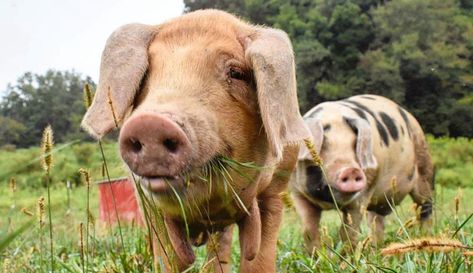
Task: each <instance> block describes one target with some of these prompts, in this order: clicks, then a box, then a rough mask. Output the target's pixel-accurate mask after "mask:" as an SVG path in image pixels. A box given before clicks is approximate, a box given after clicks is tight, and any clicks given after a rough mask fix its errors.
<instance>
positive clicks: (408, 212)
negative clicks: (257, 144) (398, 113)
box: [0, 139, 473, 273]
mask: <svg viewBox="0 0 473 273" xmlns="http://www.w3.org/2000/svg"><path fill="white" fill-rule="evenodd" d="M429 142H430V144H431V147H432V149H433V153H434V160H437V164H438V165H437V166H438V169H437V170H438V172H439V173H440V174H441V173H442V171H443V170H445V169H446V168H447V169H457V170H461V169H462V167H460V166H468V164H470V162H468V161H463V160H466V159H468V158H469V157H468V156H469V154H468V153H469V152H468V151H469V149H470V145H472V143H471V142H470V141H466V140H462V139H460V140H447V139H440V140H438V139H429ZM460 144H461V145H466V146H464V147H463V149H459V148H457V147H458V145H460ZM80 145H84V144H77V143H76V144H71V145H69V146H66V147H64V148H62V149H59V150H58V149H54V150H53V154H54V157H55V162H57V163H56V164H58V165H60V164H63V161H65V160H66V158H67V160H68V164H69V165H68V168H69V169H71V170H74V171H71V172H70V173H69V172H64V173H63V175H64V178H74V177H75V176H76V175H77V170H78V169H79V168H90V177H101V173H102V165H103V164H104V160H103V159H102V158H105V159H106V160H105V161H106V163H107V164H106V165H107V168H106V170H104V172H105V176H106V177H107V179H108V177H110V179H111V177H115V176H122V175H123V174H124V172H123V170H122V169H121V168H122V166H121V163H120V160H119V158H118V155H117V153H116V146H115V145H114V144H112V143H107V142H103V143H102V151H100V149H97V150H96V151H95V153H94V154H92V155H91V156H90V158H91V161H90V166H81V165H80V164H81V163H80V162H83V160H76V159H75V153H74V147H77V146H80ZM87 145H89V144H87ZM443 149H446V150H448V151H450V152H451V153H452V156H454V157H455V158H456V160H455V161H454V162H455V163H452V162H449V161H448V159H447V158H443V159H442V155H444V156H445V157H446V156H447V155H445V151H444V150H443ZM77 150H80V149H76V151H77ZM28 152H29V153H33V154H34V155H31V156H29V155H28ZM38 157H41V155H40V154H38V153H37V149H36V150H35V149H31V150H21V151H19V153H18V154H12V153H9V152H0V166H1V165H4V166H3V168H1V169H2V172H3V173H8V176H5V177H4V178H3V181H6V182H8V180H9V178H10V177H11V176H15V177H16V178H17V185H18V186H17V187H16V190H15V192H14V198H13V195H11V193H12V190H11V186H9V184H8V183H3V184H0V196H8V195H9V194H10V196H12V198H3V199H0V213H4V214H3V215H7V213H8V215H10V217H9V218H10V220H8V217H4V218H1V217H0V246H1V248H0V269H8V272H48V271H50V270H51V265H49V266H45V265H44V264H43V262H44V261H45V260H44V258H45V257H47V256H46V255H45V253H47V252H45V251H43V250H45V248H44V246H43V244H44V238H43V237H44V236H43V233H44V232H45V227H47V225H45V215H46V212H45V207H46V204H44V202H45V200H44V199H43V200H44V201H42V203H43V205H41V206H42V209H38V211H37V212H36V217H38V218H39V219H38V222H39V223H38V225H35V226H36V227H37V228H36V227H35V228H28V227H30V226H31V222H30V221H31V217H32V216H31V215H32V212H31V211H35V207H36V206H37V202H36V201H37V200H38V198H39V197H40V196H42V195H46V194H45V192H44V191H45V190H44V189H43V188H42V187H41V186H38V184H39V185H41V183H40V181H41V180H40V179H39V178H35V177H32V176H31V175H32V174H34V175H37V176H38V177H41V176H42V174H41V172H42V170H41V169H40V168H36V167H28V168H31V170H32V172H31V173H32V174H30V173H27V172H26V171H23V169H24V168H23V166H22V164H23V165H27V166H34V164H38V160H36V158H38ZM3 158H8V160H3V161H2V159H3ZM18 158H22V160H23V161H18V160H19V159H18ZM32 160H36V161H34V162H35V163H34V164H31V162H32ZM12 161H13V162H15V164H13V165H12V164H11V162H12ZM19 162H20V163H19ZM21 162H23V163H21ZM110 162H112V164H111V165H110ZM216 163H217V162H216ZM218 164H223V166H224V168H222V167H221V166H219V165H218ZM218 164H217V165H216V166H214V167H215V168H213V169H212V168H209V169H208V170H203V175H202V177H203V178H205V177H206V178H207V182H208V184H209V189H211V187H215V181H216V179H217V177H218V176H223V177H227V182H226V183H225V184H227V183H228V185H226V187H227V191H228V194H229V196H231V197H232V198H233V199H234V200H235V202H236V203H237V204H239V203H240V202H239V201H238V196H237V195H235V194H234V192H236V191H235V189H233V190H232V188H231V180H230V179H232V178H231V176H228V173H229V172H230V171H231V172H232V173H234V174H233V175H235V174H236V175H242V176H244V175H245V173H246V171H250V170H252V169H253V168H258V167H256V166H252V165H251V164H249V165H243V166H241V164H244V163H238V162H234V161H232V160H231V159H222V160H221V161H220V162H219V163H218ZM239 164H240V165H239ZM38 165H39V164H38ZM5 166H9V167H12V168H13V169H16V170H21V171H19V173H15V172H13V173H11V172H10V171H9V169H8V168H6V167H5ZM232 168H234V169H232ZM245 168H246V169H245ZM38 169H39V170H38ZM236 170H242V171H241V173H239V174H238V172H237V171H236ZM61 171H62V170H60V169H59V168H57V166H56V168H55V171H54V172H51V180H50V181H51V182H52V183H49V186H50V191H49V193H50V200H51V201H53V202H52V203H51V204H50V205H49V206H48V209H51V211H52V212H53V213H54V215H55V217H54V218H51V219H48V220H49V226H51V227H54V237H53V241H54V246H55V255H54V254H53V252H51V250H49V251H48V252H51V255H50V257H52V258H53V259H54V260H53V262H54V263H55V266H54V269H55V270H56V271H59V272H162V271H163V267H164V264H163V262H161V263H160V264H157V265H154V264H153V257H152V256H153V254H152V251H151V248H150V246H151V244H152V243H153V242H152V241H151V238H150V237H149V235H153V236H155V237H156V238H157V239H158V240H156V241H155V243H157V244H159V245H160V246H161V247H162V248H163V249H165V250H166V254H165V255H168V257H167V258H168V259H170V260H172V259H175V254H174V253H173V252H172V248H171V247H170V242H169V238H166V236H164V235H163V234H165V233H163V232H164V231H163V227H164V223H163V222H161V223H159V221H161V220H162V212H161V211H160V210H159V208H157V207H156V204H155V201H156V200H154V199H153V197H152V196H147V195H146V194H144V192H143V190H142V188H141V183H139V181H135V183H136V185H137V189H138V193H139V195H138V198H139V199H140V201H141V203H142V204H143V208H144V210H143V212H144V214H145V215H147V217H146V218H145V227H144V228H137V226H136V225H135V224H133V223H131V224H130V223H121V225H120V226H118V225H117V226H114V227H109V226H105V225H100V224H99V225H97V224H95V223H94V224H91V222H92V221H91V220H90V219H92V218H90V217H91V215H92V214H93V212H94V211H96V210H97V209H98V200H97V198H98V197H97V194H98V192H97V188H96V187H95V186H94V184H93V183H90V185H91V186H90V187H87V186H86V187H83V186H81V184H80V183H78V184H75V183H72V186H71V187H70V188H68V187H67V186H66V185H65V184H64V183H60V181H61V180H59V179H57V177H58V176H57V173H59V172H61ZM106 172H108V174H106ZM209 174H212V175H209ZM459 175H460V176H461V175H462V174H461V173H460V174H459ZM462 177H463V178H464V179H463V180H464V181H462V182H461V183H462V184H461V186H460V187H461V188H462V190H461V191H458V188H459V186H458V185H457V184H456V183H455V184H453V185H450V184H448V183H447V182H448V181H449V180H443V179H444V177H442V175H440V177H439V176H438V181H439V183H438V186H437V188H436V190H437V191H436V200H437V201H436V203H435V215H436V216H435V217H436V220H435V221H434V222H433V224H432V227H431V229H432V231H431V237H429V238H425V237H424V233H423V231H422V229H421V227H420V224H419V223H418V222H417V221H416V220H415V219H416V216H417V215H416V214H417V213H418V212H417V211H416V210H414V209H412V202H411V201H405V202H404V203H403V204H402V205H401V206H399V207H396V209H395V213H394V214H392V215H391V216H389V217H387V219H386V236H385V243H384V245H381V247H386V246H389V245H390V243H400V245H398V246H401V247H402V249H404V250H406V249H407V251H404V253H403V254H402V255H393V256H383V255H381V248H378V247H377V246H375V245H372V244H370V243H369V239H366V238H369V227H368V226H367V225H366V224H365V223H364V224H363V225H362V226H361V231H360V241H359V242H358V243H357V244H356V245H353V251H352V252H351V253H344V252H343V244H342V243H341V241H340V238H339V234H338V232H337V231H338V227H339V225H340V220H341V219H340V216H339V214H338V213H337V212H336V211H332V212H324V218H323V219H322V222H321V227H322V228H321V237H322V241H323V242H324V247H323V248H321V249H319V250H317V251H315V252H314V253H306V252H305V251H303V250H302V249H303V248H302V245H303V239H302V236H301V233H300V222H299V219H298V217H297V216H296V214H295V213H294V211H293V209H292V208H287V209H286V211H285V217H284V220H283V225H282V229H281V232H280V236H279V240H278V260H277V268H278V271H279V272H334V273H340V272H431V273H440V272H442V273H443V272H446V273H454V272H471V270H472V267H471V251H472V250H471V246H472V244H473V239H472V238H473V237H472V235H471V234H473V220H472V218H473V211H472V210H471V206H470V205H469V203H468V200H471V198H473V187H468V186H466V185H470V183H471V181H472V180H471V179H472V178H471V177H470V176H469V173H468V172H465V174H463V176H462ZM79 179H80V176H79ZM38 181H39V183H38ZM63 181H67V179H63ZM71 181H74V180H73V179H71ZM86 185H87V184H86ZM46 190H47V189H46ZM68 191H69V193H70V200H69V202H70V205H67V204H68V198H67V196H68V195H67V193H68ZM176 198H177V197H176ZM87 200H89V201H87ZM40 203H41V202H40ZM13 205H15V206H13ZM188 205H189V204H185V203H183V204H182V206H183V207H187V206H188ZM41 206H39V207H41ZM41 211H42V212H41ZM84 216H85V217H87V218H86V219H84ZM84 222H85V223H86V224H85V225H86V226H84V224H82V229H78V227H79V226H80V223H84ZM87 222H89V223H87ZM94 222H95V221H94ZM96 225H97V235H94V236H91V235H90V230H89V231H87V229H88V227H94V230H95V226H96ZM81 230H82V236H81ZM120 233H121V235H122V236H120ZM12 234H15V235H14V236H13V235H12ZM94 234H95V232H94ZM236 236H237V235H236V234H235V237H234V244H233V247H232V262H233V264H234V267H233V271H234V272H238V263H239V248H238V239H237V237H236ZM81 237H82V239H81ZM117 238H118V240H117ZM419 238H420V239H419ZM422 238H423V239H422ZM446 238H451V240H453V241H448V242H449V244H450V246H449V247H450V248H451V251H450V250H448V251H446V249H441V248H440V247H438V246H439V245H441V244H435V242H447V241H446ZM416 240H417V241H416ZM429 240H430V241H429ZM442 240H445V241H442ZM449 240H450V239H449ZM88 241H89V242H88ZM5 242H6V243H5ZM91 245H94V248H93V249H94V250H93V251H91V248H90V246H91ZM444 245H445V244H444ZM396 247H397V246H396V245H394V248H396ZM194 250H195V251H196V255H197V257H196V261H197V262H196V263H195V265H193V266H192V267H191V268H190V269H188V271H187V272H204V271H206V270H207V269H208V268H209V267H210V265H211V261H209V260H208V256H207V255H206V254H205V253H204V252H205V251H204V249H202V248H196V249H194ZM397 251H398V252H399V250H397ZM173 255H174V256H173ZM49 264H51V260H50V261H49ZM173 270H175V268H174V269H173Z"/></svg>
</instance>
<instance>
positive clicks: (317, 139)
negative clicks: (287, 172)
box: [298, 118, 324, 160]
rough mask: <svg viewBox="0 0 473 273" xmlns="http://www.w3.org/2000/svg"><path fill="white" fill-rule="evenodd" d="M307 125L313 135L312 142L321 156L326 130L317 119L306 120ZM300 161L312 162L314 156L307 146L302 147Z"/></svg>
mask: <svg viewBox="0 0 473 273" xmlns="http://www.w3.org/2000/svg"><path fill="white" fill-rule="evenodd" d="M305 124H307V126H308V127H309V130H310V133H311V134H312V142H313V143H314V146H315V149H316V151H317V153H318V154H320V150H321V149H322V143H323V141H324V128H323V126H322V122H321V121H320V120H319V119H317V118H306V119H305ZM298 159H299V160H312V156H311V154H310V152H309V150H308V149H307V147H306V146H305V145H301V148H300V150H299V157H298Z"/></svg>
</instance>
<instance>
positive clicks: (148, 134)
mask: <svg viewBox="0 0 473 273" xmlns="http://www.w3.org/2000/svg"><path fill="white" fill-rule="evenodd" d="M119 143H120V153H121V156H122V158H123V160H124V161H125V162H126V164H127V165H128V166H129V167H130V169H131V170H132V171H133V172H134V173H136V174H138V175H140V176H144V177H173V176H175V175H178V174H179V172H181V171H182V170H183V168H184V167H185V166H186V165H187V164H188V163H189V158H190V156H191V144H190V141H189V139H188V138H187V136H186V134H185V132H184V131H183V129H182V128H181V127H180V126H179V125H178V124H177V123H176V122H174V121H173V120H171V119H170V118H169V117H168V116H167V115H164V114H157V113H140V114H137V115H135V116H133V117H131V118H130V119H128V120H127V121H126V122H125V124H124V125H123V127H122V129H121V130H120V137H119Z"/></svg>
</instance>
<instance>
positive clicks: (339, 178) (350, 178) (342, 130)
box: [320, 120, 366, 204]
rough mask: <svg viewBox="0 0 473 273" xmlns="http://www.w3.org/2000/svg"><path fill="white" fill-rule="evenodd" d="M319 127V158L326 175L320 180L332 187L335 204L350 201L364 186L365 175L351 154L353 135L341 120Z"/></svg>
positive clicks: (354, 137)
mask: <svg viewBox="0 0 473 273" xmlns="http://www.w3.org/2000/svg"><path fill="white" fill-rule="evenodd" d="M322 126H323V128H324V141H323V143H322V146H321V150H320V157H321V158H322V161H323V162H324V166H323V167H324V170H325V174H326V177H325V179H326V181H324V183H325V184H327V185H330V186H331V187H332V189H333V193H334V197H335V199H336V200H337V202H338V203H340V204H347V203H350V202H351V201H353V200H355V199H356V197H357V196H359V195H360V193H361V192H363V190H364V189H365V188H366V177H365V175H364V173H363V171H362V169H361V167H360V164H359V163H358V161H357V158H356V154H355V147H356V134H355V132H353V130H351V128H350V127H349V126H348V124H346V123H345V122H344V121H342V120H333V121H329V122H326V124H322Z"/></svg>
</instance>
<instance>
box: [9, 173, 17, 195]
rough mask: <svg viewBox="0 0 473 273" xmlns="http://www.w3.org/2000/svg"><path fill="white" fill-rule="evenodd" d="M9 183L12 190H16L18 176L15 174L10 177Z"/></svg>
mask: <svg viewBox="0 0 473 273" xmlns="http://www.w3.org/2000/svg"><path fill="white" fill-rule="evenodd" d="M8 185H9V186H10V191H11V192H16V178H15V177H14V176H12V177H11V178H10V180H9V183H8Z"/></svg>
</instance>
